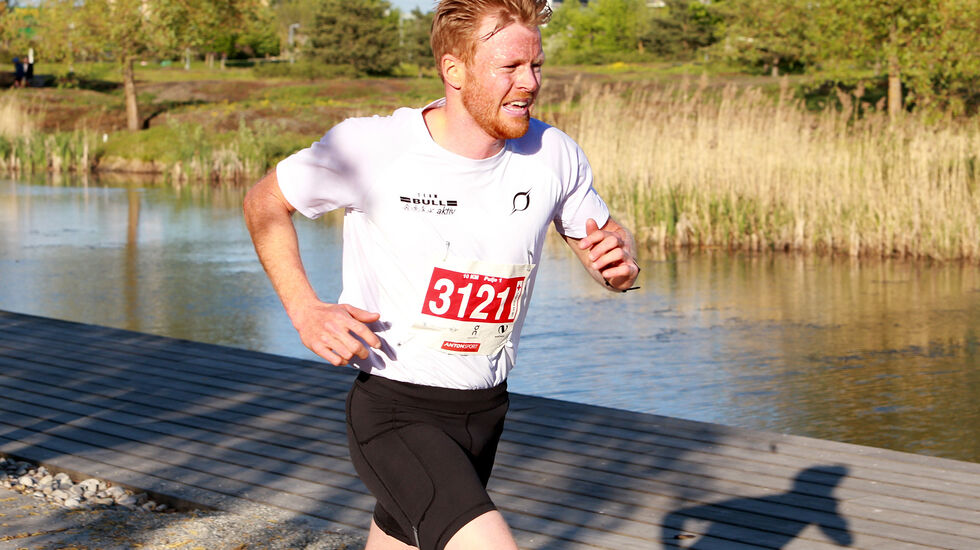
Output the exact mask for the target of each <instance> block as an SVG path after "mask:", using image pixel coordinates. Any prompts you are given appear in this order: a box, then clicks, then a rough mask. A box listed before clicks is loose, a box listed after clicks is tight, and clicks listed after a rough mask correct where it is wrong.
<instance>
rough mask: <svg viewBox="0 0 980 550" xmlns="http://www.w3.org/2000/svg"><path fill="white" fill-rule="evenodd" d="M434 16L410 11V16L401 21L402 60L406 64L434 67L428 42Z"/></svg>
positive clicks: (433, 59) (428, 13)
mask: <svg viewBox="0 0 980 550" xmlns="http://www.w3.org/2000/svg"><path fill="white" fill-rule="evenodd" d="M434 17H435V14H434V13H432V12H431V11H430V12H427V13H423V12H422V10H420V9H419V8H415V9H413V10H412V13H411V16H410V17H407V18H405V19H404V20H403V21H402V27H401V28H402V59H403V60H404V61H405V62H406V63H414V64H416V65H418V66H419V69H422V68H423V67H430V68H431V67H435V65H436V61H435V58H433V57H432V55H433V54H432V43H431V42H430V40H429V30H430V29H431V28H432V19H433V18H434Z"/></svg>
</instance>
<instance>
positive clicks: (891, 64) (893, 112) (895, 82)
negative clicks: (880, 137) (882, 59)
mask: <svg viewBox="0 0 980 550" xmlns="http://www.w3.org/2000/svg"><path fill="white" fill-rule="evenodd" d="M902 110H903V109H902V69H901V66H900V65H899V63H898V56H897V55H895V54H891V55H890V56H888V118H890V119H892V120H895V119H897V118H898V116H899V115H901V114H902Z"/></svg>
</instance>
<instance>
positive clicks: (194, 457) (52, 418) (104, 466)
mask: <svg viewBox="0 0 980 550" xmlns="http://www.w3.org/2000/svg"><path fill="white" fill-rule="evenodd" d="M352 378H353V375H352V373H351V371H350V370H347V369H339V368H334V367H329V366H325V365H323V364H319V363H314V362H311V361H304V360H297V359H292V358H285V357H278V356H273V355H268V354H262V353H256V352H251V351H246V350H241V349H233V348H227V347H221V346H214V345H208V344H201V343H196V342H188V341H183V340H175V339H170V338H162V337H158V336H151V335H146V334H139V333H134V332H128V331H122V330H117V329H111V328H105V327H98V326H92V325H84V324H77V323H70V322H64V321H57V320H52V319H45V318H39V317H33V316H26V315H20V314H14V313H6V312H0V453H2V454H7V455H12V456H16V457H20V458H23V459H28V460H33V461H38V462H43V463H46V464H49V465H51V466H53V467H56V468H61V469H66V470H70V471H75V472H79V473H83V474H86V475H91V476H96V477H102V478H105V479H108V480H110V481H113V482H116V483H120V484H124V485H128V486H131V487H136V488H139V489H143V490H147V491H151V492H154V493H157V494H162V495H170V496H171V497H173V498H175V499H181V500H184V501H190V502H196V503H200V504H204V505H208V506H212V507H217V508H234V506H235V505H236V503H240V502H242V501H243V500H245V501H254V502H260V503H264V504H267V505H272V506H276V507H280V508H284V509H288V510H291V511H294V512H296V513H297V514H298V515H299V514H302V515H306V516H314V517H317V518H321V519H323V520H327V521H329V522H331V523H332V524H333V525H335V526H336V528H337V529H338V530H345V531H348V532H350V531H360V530H362V529H363V528H364V527H365V526H366V525H367V524H368V522H369V519H370V510H371V508H372V506H373V501H372V498H371V497H370V496H369V495H368V494H367V492H366V490H365V489H364V488H363V486H362V485H361V483H360V482H359V481H358V480H357V478H356V477H355V474H354V471H353V468H352V467H351V465H350V463H349V461H348V458H347V448H346V436H345V431H344V422H343V417H344V398H345V396H346V392H347V389H348V387H349V385H350V382H351V380H352ZM490 488H491V490H492V495H493V498H494V501H495V502H496V503H497V505H498V506H499V507H500V509H501V510H502V512H503V513H504V515H505V516H506V517H507V519H508V521H509V522H510V524H511V526H512V527H513V529H514V531H515V535H516V536H517V537H518V540H519V542H520V544H521V547H522V548H528V549H532V548H549V549H550V548H555V549H580V548H581V549H585V548H603V549H610V550H628V549H646V550H649V549H655V548H662V547H669V548H673V547H684V548H702V549H709V548H716V549H725V550H728V549H732V550H740V549H757V548H785V549H797V548H801V549H824V548H840V547H851V548H863V549H882V550H886V549H887V550H893V549H912V548H950V549H961V550H976V549H980V464H973V463H967V462H958V461H953V460H945V459H938V458H932V457H925V456H919V455H913V454H906V453H898V452H894V451H886V450H881V449H874V448H869V447H860V446H855V445H847V444H841V443H834V442H828V441H822V440H816V439H809V438H803V437H795V436H786V435H779V434H772V433H763V432H756V431H749V430H743V429H736V428H729V427H724V426H719V425H714V424H704V423H698V422H691V421H685V420H679V419H674V418H666V417H662V416H654V415H647V414H636V413H630V412H624V411H620V410H614V409H608V408H602V407H593V406H586V405H579V404H573V403H568V402H563V401H556V400H551V399H543V398H537V397H531V396H525V395H513V396H512V408H511V412H510V414H509V416H508V422H507V427H506V430H505V432H504V437H503V441H502V442H501V446H500V452H499V455H498V460H497V467H496V468H495V470H494V477H493V479H492V480H491V484H490Z"/></svg>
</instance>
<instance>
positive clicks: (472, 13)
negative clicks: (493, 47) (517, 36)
mask: <svg viewBox="0 0 980 550" xmlns="http://www.w3.org/2000/svg"><path fill="white" fill-rule="evenodd" d="M485 16H490V17H494V18H496V25H495V27H494V30H493V32H492V33H490V34H489V35H487V36H476V33H477V31H478V30H479V27H480V23H482V22H483V18H484V17H485ZM550 18H551V8H549V7H548V0H440V1H439V5H438V6H436V12H435V17H434V18H433V19H432V34H431V40H432V54H433V55H435V58H436V67H441V65H442V56H443V55H445V54H447V53H449V54H452V55H455V56H456V57H458V58H460V59H462V60H463V62H464V63H469V62H470V61H472V60H473V56H474V54H475V53H476V46H477V44H478V43H479V42H480V41H482V40H486V39H488V38H490V37H491V36H493V35H494V34H495V33H496V32H497V31H499V30H500V29H502V28H504V27H506V26H507V25H510V24H511V23H521V24H523V25H526V26H528V27H538V26H541V25H544V24H545V23H547V22H548V20H549V19H550Z"/></svg>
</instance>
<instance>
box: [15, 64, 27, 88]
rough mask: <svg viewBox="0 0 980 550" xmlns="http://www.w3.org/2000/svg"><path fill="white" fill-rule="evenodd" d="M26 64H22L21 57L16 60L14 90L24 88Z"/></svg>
mask: <svg viewBox="0 0 980 550" xmlns="http://www.w3.org/2000/svg"><path fill="white" fill-rule="evenodd" d="M24 76H25V72H24V64H23V63H21V62H20V58H19V57H15V58H14V88H21V87H23V86H24Z"/></svg>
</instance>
